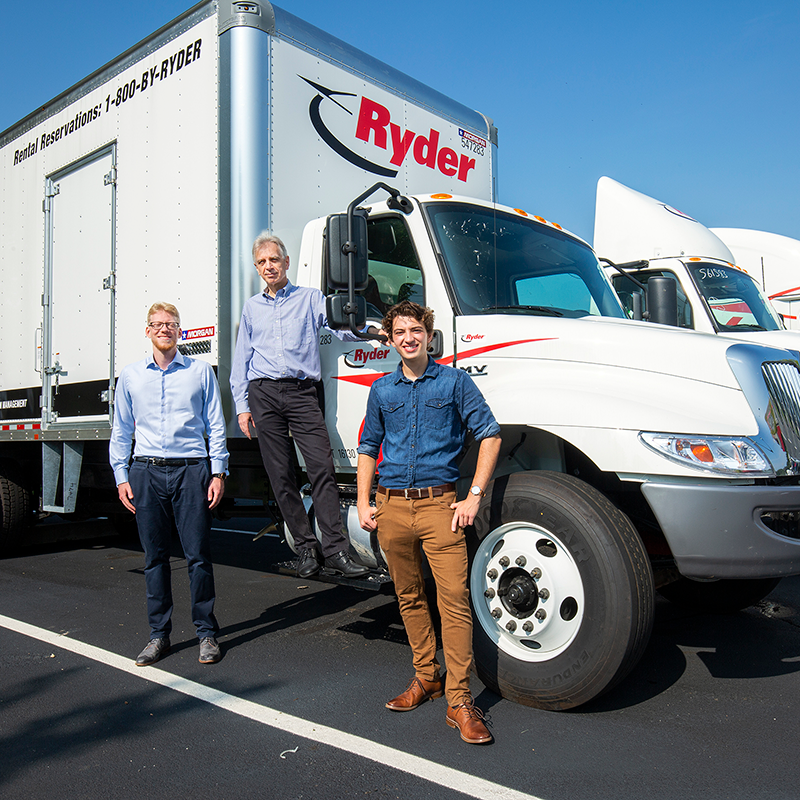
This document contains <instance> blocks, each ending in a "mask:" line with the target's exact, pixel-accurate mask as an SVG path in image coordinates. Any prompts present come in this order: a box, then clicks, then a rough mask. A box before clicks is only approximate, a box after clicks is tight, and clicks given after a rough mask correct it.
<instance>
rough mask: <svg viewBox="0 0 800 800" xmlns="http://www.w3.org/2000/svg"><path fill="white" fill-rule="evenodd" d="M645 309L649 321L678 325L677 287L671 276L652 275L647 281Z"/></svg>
mask: <svg viewBox="0 0 800 800" xmlns="http://www.w3.org/2000/svg"><path fill="white" fill-rule="evenodd" d="M647 311H648V319H649V321H650V322H658V323H660V324H661V325H672V326H673V327H677V326H678V287H677V284H676V282H675V281H674V280H673V279H672V278H665V277H664V276H663V275H653V276H652V277H651V278H650V280H648V281H647Z"/></svg>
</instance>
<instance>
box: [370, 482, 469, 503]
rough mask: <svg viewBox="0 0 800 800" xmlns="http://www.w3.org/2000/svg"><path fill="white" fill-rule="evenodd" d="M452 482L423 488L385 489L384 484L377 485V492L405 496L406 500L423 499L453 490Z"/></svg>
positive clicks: (454, 487)
mask: <svg viewBox="0 0 800 800" xmlns="http://www.w3.org/2000/svg"><path fill="white" fill-rule="evenodd" d="M455 490H456V485H455V484H454V483H443V484H442V485H441V486H426V487H425V488H424V489H387V488H386V487H385V486H378V488H377V489H376V491H377V493H378V494H385V495H388V496H389V497H405V499H406V500H423V499H424V498H426V497H441V496H442V495H443V494H447V493H448V492H454V491H455Z"/></svg>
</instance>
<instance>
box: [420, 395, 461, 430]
mask: <svg viewBox="0 0 800 800" xmlns="http://www.w3.org/2000/svg"><path fill="white" fill-rule="evenodd" d="M454 413H455V405H454V403H453V398H452V397H431V398H429V399H428V400H426V401H425V426H426V427H429V428H434V429H435V430H447V429H449V428H450V427H451V426H452V424H453V414H454Z"/></svg>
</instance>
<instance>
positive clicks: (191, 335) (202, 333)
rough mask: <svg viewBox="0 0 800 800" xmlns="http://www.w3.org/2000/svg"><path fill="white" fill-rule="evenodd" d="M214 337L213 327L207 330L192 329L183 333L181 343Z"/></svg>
mask: <svg viewBox="0 0 800 800" xmlns="http://www.w3.org/2000/svg"><path fill="white" fill-rule="evenodd" d="M213 335H214V326H213V325H211V326H209V327H208V328H193V329H192V330H190V331H183V336H182V338H183V341H184V342H190V341H192V339H207V338H209V337H211V336H213Z"/></svg>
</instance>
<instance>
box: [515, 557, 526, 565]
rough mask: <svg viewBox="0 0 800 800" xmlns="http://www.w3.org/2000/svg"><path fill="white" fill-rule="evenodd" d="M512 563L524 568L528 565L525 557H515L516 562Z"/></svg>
mask: <svg viewBox="0 0 800 800" xmlns="http://www.w3.org/2000/svg"><path fill="white" fill-rule="evenodd" d="M514 563H515V564H516V565H517V566H518V567H524V566H525V565H526V564H527V563H528V559H527V558H525V556H517V560H516V561H515V562H514Z"/></svg>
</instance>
